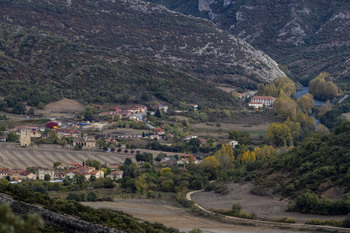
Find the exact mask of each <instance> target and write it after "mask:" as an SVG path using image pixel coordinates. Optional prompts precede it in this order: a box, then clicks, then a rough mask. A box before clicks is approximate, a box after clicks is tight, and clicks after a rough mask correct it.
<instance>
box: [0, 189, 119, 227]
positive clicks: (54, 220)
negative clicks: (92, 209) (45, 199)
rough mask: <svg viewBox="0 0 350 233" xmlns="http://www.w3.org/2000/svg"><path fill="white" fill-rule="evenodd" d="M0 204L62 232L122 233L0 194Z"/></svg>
mask: <svg viewBox="0 0 350 233" xmlns="http://www.w3.org/2000/svg"><path fill="white" fill-rule="evenodd" d="M0 203H7V204H9V205H10V206H11V208H12V211H13V212H14V213H16V214H29V213H38V214H40V215H41V216H42V218H43V220H44V222H45V223H46V224H48V225H51V226H53V227H57V228H59V229H61V230H63V231H64V232H72V233H80V232H81V233H86V232H94V233H123V232H124V231H118V230H116V229H112V228H108V227H104V226H102V225H98V224H92V223H90V222H86V221H83V220H79V219H76V218H74V217H71V216H68V215H62V214H58V213H55V212H53V211H50V210H47V209H44V208H42V207H39V206H35V205H31V204H28V203H25V202H21V201H16V200H14V199H12V198H11V197H9V196H7V195H5V194H0Z"/></svg>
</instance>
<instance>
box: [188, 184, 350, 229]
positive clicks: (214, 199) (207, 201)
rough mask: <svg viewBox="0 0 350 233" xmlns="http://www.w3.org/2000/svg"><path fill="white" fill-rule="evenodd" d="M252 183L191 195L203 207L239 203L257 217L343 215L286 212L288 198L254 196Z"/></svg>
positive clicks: (300, 220)
mask: <svg viewBox="0 0 350 233" xmlns="http://www.w3.org/2000/svg"><path fill="white" fill-rule="evenodd" d="M253 187H254V186H253V184H252V183H246V184H238V183H229V184H228V188H229V193H228V194H227V195H221V194H217V193H214V192H197V193H194V194H192V195H191V198H192V200H193V201H195V202H196V203H197V204H198V205H200V206H202V207H203V208H205V209H230V208H231V206H232V204H234V203H238V202H239V203H240V204H241V205H242V208H243V210H244V211H245V212H250V213H255V215H256V216H257V217H258V218H262V219H275V218H276V219H277V218H281V217H290V218H295V219H296V220H297V222H299V223H304V222H305V221H307V220H311V219H323V220H329V219H334V220H341V219H344V218H345V216H325V215H315V214H301V213H296V212H286V211H285V209H286V207H287V206H288V202H289V200H280V199H279V197H269V196H256V195H253V194H250V190H251V189H252V188H253Z"/></svg>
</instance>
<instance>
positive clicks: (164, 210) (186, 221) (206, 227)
mask: <svg viewBox="0 0 350 233" xmlns="http://www.w3.org/2000/svg"><path fill="white" fill-rule="evenodd" d="M82 204H84V205H88V206H91V207H94V208H108V209H112V210H113V209H114V210H122V211H124V212H126V213H128V214H131V215H133V216H134V217H136V218H140V219H142V220H145V221H150V222H159V223H163V224H164V225H166V226H168V227H175V228H178V229H179V230H180V231H182V232H189V231H190V230H192V229H193V228H200V229H201V230H202V231H203V233H248V232H249V233H257V232H261V233H281V232H282V231H279V230H275V229H270V228H267V227H262V226H259V227H252V226H242V225H231V224H227V223H221V222H217V221H214V220H210V219H206V218H200V217H197V216H193V215H190V214H188V213H186V210H185V209H182V208H177V207H174V206H170V205H168V204H164V203H163V202H161V201H159V200H152V199H121V200H115V201H114V202H85V203H82ZM283 232H287V231H283Z"/></svg>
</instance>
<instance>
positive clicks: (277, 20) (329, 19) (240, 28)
mask: <svg viewBox="0 0 350 233" xmlns="http://www.w3.org/2000/svg"><path fill="white" fill-rule="evenodd" d="M148 1H150V2H153V3H157V4H163V5H165V6H167V7H169V8H170V9H173V10H177V11H180V12H184V13H187V14H192V15H195V16H200V17H204V18H207V19H210V20H211V21H213V22H214V23H215V24H217V25H219V26H220V27H221V28H223V29H224V30H227V31H229V32H231V33H232V34H233V35H235V36H237V37H239V38H242V39H244V40H245V41H247V42H248V43H250V44H252V45H253V46H254V47H256V48H258V49H261V50H263V51H264V52H265V53H267V54H268V55H269V56H271V57H272V58H273V59H275V60H276V61H277V62H278V63H279V64H282V65H284V66H285V69H284V71H286V72H288V70H289V71H290V72H291V74H293V77H294V79H296V80H299V81H302V82H303V83H304V84H306V83H307V82H308V81H309V80H310V79H312V78H313V77H315V76H316V75H318V74H319V73H320V72H329V73H331V74H332V77H333V80H335V81H338V83H340V84H341V85H342V88H344V89H349V85H348V84H349V80H350V78H349V77H350V69H349V68H348V67H349V66H348V65H349V61H350V53H349V52H348V51H349V46H350V41H349V38H350V36H349V35H350V23H349V19H350V4H349V3H348V2H346V1H340V0H335V1H314V0H306V1H302V2H301V1H297V0H288V1H281V0H277V1H273V2H272V1H263V2H262V1H260V2H259V1H253V0H247V1H241V0H240V1H232V0H224V1H223V0H189V1H187V2H186V1H183V0H148ZM189 6H191V7H189ZM194 6H197V7H194Z"/></svg>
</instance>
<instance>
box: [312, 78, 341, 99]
mask: <svg viewBox="0 0 350 233" xmlns="http://www.w3.org/2000/svg"><path fill="white" fill-rule="evenodd" d="M329 77H330V74H329V73H320V74H319V75H318V76H317V77H316V78H314V79H312V80H311V81H310V83H309V90H310V93H311V94H313V95H314V96H315V97H316V98H318V99H320V100H331V99H333V98H334V97H336V96H338V95H339V94H340V91H339V89H338V87H337V85H335V84H334V83H333V82H332V81H326V79H327V78H329Z"/></svg>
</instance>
